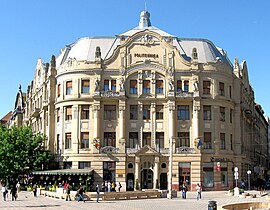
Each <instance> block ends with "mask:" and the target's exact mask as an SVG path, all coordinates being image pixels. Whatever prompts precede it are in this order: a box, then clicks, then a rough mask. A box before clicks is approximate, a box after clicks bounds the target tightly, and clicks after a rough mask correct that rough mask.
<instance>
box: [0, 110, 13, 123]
mask: <svg viewBox="0 0 270 210" xmlns="http://www.w3.org/2000/svg"><path fill="white" fill-rule="evenodd" d="M11 116H12V111H10V112H9V113H7V114H6V115H5V116H4V117H3V118H2V119H1V124H5V123H7V122H8V121H9V119H10V118H11Z"/></svg>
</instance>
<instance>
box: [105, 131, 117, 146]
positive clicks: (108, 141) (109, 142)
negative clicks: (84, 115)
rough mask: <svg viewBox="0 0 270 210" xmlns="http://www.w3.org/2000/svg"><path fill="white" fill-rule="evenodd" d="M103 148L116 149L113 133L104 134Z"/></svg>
mask: <svg viewBox="0 0 270 210" xmlns="http://www.w3.org/2000/svg"><path fill="white" fill-rule="evenodd" d="M103 146H104V147H106V146H111V147H116V138H115V132H105V133H104V142H103Z"/></svg>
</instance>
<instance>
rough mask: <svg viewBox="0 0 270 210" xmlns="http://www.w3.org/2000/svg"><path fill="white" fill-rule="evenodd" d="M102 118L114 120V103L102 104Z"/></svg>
mask: <svg viewBox="0 0 270 210" xmlns="http://www.w3.org/2000/svg"><path fill="white" fill-rule="evenodd" d="M104 120H116V106H115V105H105V106H104Z"/></svg>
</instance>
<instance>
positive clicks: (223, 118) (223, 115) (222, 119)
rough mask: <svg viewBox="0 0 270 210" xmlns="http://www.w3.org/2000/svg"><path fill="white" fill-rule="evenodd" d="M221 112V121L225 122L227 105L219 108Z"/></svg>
mask: <svg viewBox="0 0 270 210" xmlns="http://www.w3.org/2000/svg"><path fill="white" fill-rule="evenodd" d="M219 114H220V121H223V122H225V107H222V106H221V107H220V108H219Z"/></svg>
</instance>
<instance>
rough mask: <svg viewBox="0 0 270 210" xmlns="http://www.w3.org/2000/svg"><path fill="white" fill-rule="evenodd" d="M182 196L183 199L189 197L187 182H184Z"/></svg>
mask: <svg viewBox="0 0 270 210" xmlns="http://www.w3.org/2000/svg"><path fill="white" fill-rule="evenodd" d="M182 198H183V199H186V198H187V186H186V185H185V183H183V185H182Z"/></svg>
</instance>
